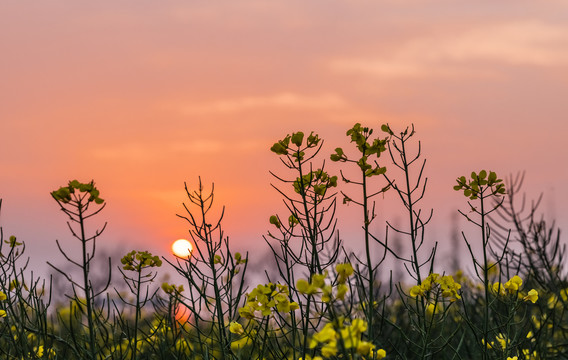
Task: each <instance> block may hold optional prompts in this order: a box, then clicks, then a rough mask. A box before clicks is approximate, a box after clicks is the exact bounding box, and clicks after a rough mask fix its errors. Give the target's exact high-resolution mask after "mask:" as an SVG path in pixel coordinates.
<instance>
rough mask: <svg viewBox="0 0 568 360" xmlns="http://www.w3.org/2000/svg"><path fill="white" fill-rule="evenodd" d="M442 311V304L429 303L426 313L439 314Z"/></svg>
mask: <svg viewBox="0 0 568 360" xmlns="http://www.w3.org/2000/svg"><path fill="white" fill-rule="evenodd" d="M439 312H440V304H432V303H430V304H428V306H426V313H427V314H428V315H430V316H432V315H434V314H438V313H439Z"/></svg>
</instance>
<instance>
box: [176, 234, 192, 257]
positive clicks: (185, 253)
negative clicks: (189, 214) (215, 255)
mask: <svg viewBox="0 0 568 360" xmlns="http://www.w3.org/2000/svg"><path fill="white" fill-rule="evenodd" d="M192 251H193V246H192V245H191V243H190V242H189V241H187V240H185V239H179V240H176V241H174V242H173V244H172V252H173V253H174V255H175V256H178V257H180V258H188V257H189V256H191V252H192Z"/></svg>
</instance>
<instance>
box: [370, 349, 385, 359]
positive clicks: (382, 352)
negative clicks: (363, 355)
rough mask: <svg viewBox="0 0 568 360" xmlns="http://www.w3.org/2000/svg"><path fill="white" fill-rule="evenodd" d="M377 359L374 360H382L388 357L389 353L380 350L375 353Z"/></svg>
mask: <svg viewBox="0 0 568 360" xmlns="http://www.w3.org/2000/svg"><path fill="white" fill-rule="evenodd" d="M374 355H375V357H374V358H373V359H377V360H381V359H383V358H384V357H386V356H387V352H386V351H385V350H383V349H379V350H377V351H376V352H375V354H374Z"/></svg>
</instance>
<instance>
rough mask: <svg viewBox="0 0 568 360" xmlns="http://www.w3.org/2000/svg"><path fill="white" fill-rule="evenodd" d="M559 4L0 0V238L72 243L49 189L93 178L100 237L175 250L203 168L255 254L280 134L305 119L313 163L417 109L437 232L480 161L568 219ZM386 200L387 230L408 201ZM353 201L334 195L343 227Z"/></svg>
mask: <svg viewBox="0 0 568 360" xmlns="http://www.w3.org/2000/svg"><path fill="white" fill-rule="evenodd" d="M567 17H568V5H567V4H566V2H563V1H548V2H546V5H543V4H542V3H537V2H534V1H515V2H510V1H502V2H497V3H496V2H494V1H475V2H473V1H471V2H456V1H413V0H407V1H388V0H385V1H363V0H359V1H318V0H315V1H309V2H306V1H299V0H298V1H296V0H291V1H260V0H241V1H217V2H205V1H191V2H189V1H170V0H165V1H159V2H158V1H137V2H132V1H121V2H118V1H107V0H101V1H96V2H72V1H49V2H47V1H42V2H37V1H26V0H22V1H20V0H19V1H2V2H1V3H0V49H2V50H1V56H0V79H1V81H0V141H1V146H2V151H1V152H0V164H1V169H2V171H1V172H0V198H2V209H1V213H0V225H1V226H2V227H3V230H4V236H5V237H6V236H9V235H16V236H17V237H18V239H20V240H23V241H25V243H26V245H27V250H26V252H27V254H28V255H29V256H30V258H31V263H32V264H34V265H37V266H41V265H40V264H45V261H47V260H49V261H52V262H55V263H57V262H61V261H63V258H62V256H61V255H59V254H58V253H57V250H56V245H55V240H56V239H58V240H60V241H62V242H63V243H65V244H68V246H70V247H71V248H72V247H73V246H77V245H76V244H74V243H73V242H72V241H71V240H70V237H71V236H70V234H69V232H68V229H67V225H66V223H65V222H66V218H65V216H64V214H63V213H61V212H60V211H59V210H58V206H57V204H56V203H55V201H54V200H53V199H51V197H50V192H51V191H53V190H55V189H57V188H59V187H60V186H64V185H66V184H67V182H68V181H69V180H72V179H78V180H80V181H83V182H88V181H90V180H94V181H95V182H96V185H97V187H98V188H99V190H100V191H101V197H102V198H104V199H105V200H106V202H107V207H106V208H105V209H104V210H103V212H102V213H101V214H100V215H99V216H98V217H97V219H96V220H95V221H94V223H93V224H91V228H90V229H91V230H94V228H95V226H97V225H101V224H102V222H104V221H107V222H108V226H107V229H106V231H105V233H104V234H103V235H102V236H101V238H100V240H99V244H101V246H103V248H104V247H107V248H108V249H110V250H109V251H110V252H111V253H112V254H113V256H116V254H119V256H121V254H123V253H126V252H127V251H130V250H132V249H140V250H149V251H151V252H153V253H154V254H159V255H164V256H168V252H169V246H170V244H171V242H172V241H173V240H175V239H178V238H183V237H187V230H188V226H187V224H186V223H185V222H184V221H183V220H182V219H180V218H179V217H177V216H176V214H183V213H184V208H183V205H182V203H183V202H186V203H187V198H186V196H185V191H184V182H187V185H188V187H189V188H190V189H191V190H194V189H196V186H197V184H198V181H199V177H201V179H202V181H203V183H204V184H205V185H206V186H209V185H210V184H211V183H214V184H215V196H216V197H215V201H216V205H218V206H219V207H218V208H217V209H219V208H220V207H221V206H223V205H225V206H226V210H225V218H224V221H223V224H224V229H225V235H228V236H229V237H230V239H231V242H232V244H233V245H234V247H235V248H236V249H241V250H245V251H246V250H248V251H249V252H250V254H251V257H254V256H256V257H257V258H258V259H262V257H263V256H264V254H265V252H266V251H267V249H268V248H267V246H266V244H265V242H264V239H263V235H265V234H266V232H267V231H268V230H269V229H270V226H269V224H268V218H269V216H270V215H272V214H275V213H280V214H283V213H284V212H285V211H284V209H285V208H284V206H283V204H282V200H281V199H280V197H279V196H278V193H277V192H276V191H275V190H274V189H273V188H272V187H271V183H272V184H275V185H276V184H277V181H276V180H275V179H274V178H272V177H271V176H270V174H269V171H273V172H275V173H277V174H280V175H289V173H287V172H286V169H284V168H283V167H282V165H281V164H280V162H279V160H278V158H277V156H276V155H274V154H272V153H271V152H270V151H269V149H270V147H271V145H272V144H273V143H274V142H275V141H277V140H279V139H281V138H283V137H284V136H285V135H286V134H289V133H292V132H295V131H304V132H306V133H309V132H311V131H314V132H316V133H318V134H320V136H321V137H322V138H323V139H324V141H325V142H324V145H323V149H322V154H325V156H323V155H322V156H321V157H320V158H319V159H318V162H317V163H316V165H315V166H320V165H319V164H320V163H321V161H322V160H323V159H328V155H329V154H331V153H332V152H333V149H335V148H336V147H338V146H341V147H343V148H344V149H349V148H350V145H351V144H350V143H349V138H348V137H346V136H345V132H346V130H348V129H349V128H351V127H352V126H353V124H354V123H357V122H358V123H362V124H363V125H365V126H369V127H372V128H375V129H377V130H378V129H380V126H381V124H384V123H389V124H390V126H391V127H392V128H393V129H395V130H396V129H398V131H401V130H403V129H404V128H405V127H407V126H410V125H412V124H414V126H415V129H416V138H417V140H420V142H421V146H422V147H421V149H422V156H423V158H425V159H427V163H426V172H425V175H427V176H428V189H427V195H426V197H425V198H424V200H423V203H422V204H423V208H424V211H429V209H430V208H433V209H434V217H433V220H432V224H431V227H430V228H429V230H428V233H427V236H428V237H429V238H430V239H432V240H434V241H439V242H440V244H441V246H442V248H443V245H444V243H447V241H448V236H449V235H448V234H449V233H450V228H451V221H450V219H451V216H452V214H455V213H456V212H457V209H460V208H461V209H462V210H463V209H467V205H466V204H465V201H464V200H465V198H463V196H461V195H460V194H459V193H457V192H455V191H453V190H452V186H453V185H454V183H455V179H456V178H457V177H458V176H461V175H467V174H469V173H470V172H471V171H474V170H475V171H479V170H481V169H487V170H492V171H495V172H497V174H498V175H499V176H500V177H502V178H505V177H507V176H509V175H510V174H517V173H518V172H520V171H525V172H526V176H525V186H524V188H523V189H524V191H525V192H526V193H527V197H528V198H529V199H536V198H537V197H538V196H539V194H540V193H544V200H543V203H542V210H543V211H544V212H545V213H546V216H547V218H549V219H553V218H554V219H556V220H557V222H558V224H559V225H560V226H561V227H562V226H564V228H566V225H568V218H567V216H566V214H567V213H568V205H567V204H568V190H567V189H566V186H564V185H565V184H567V183H568V171H567V170H566V167H565V164H566V158H567V154H568V153H567V151H566V148H565V146H564V144H565V136H566V135H565V134H566V133H567V131H568V125H567V124H568V122H567V121H566V114H568V101H566V99H565V96H566V94H567V93H568V18H567ZM328 163H329V161H328ZM328 165H329V164H328ZM386 165H387V167H388V165H389V164H388V163H387V164H386ZM330 169H333V167H330ZM382 185H383V184H380V182H379V183H377V186H382ZM341 186H342V187H341V189H342V190H344V191H350V188H348V187H344V185H341ZM389 196H390V195H389ZM387 197H388V196H387ZM387 200H388V199H387ZM377 201H378V204H377V209H378V210H379V212H380V214H379V217H378V219H377V221H376V225H374V226H375V230H376V231H377V232H378V233H381V232H382V231H383V228H384V221H385V220H390V221H399V220H397V219H399V218H400V212H397V210H394V209H395V207H394V206H391V205H388V202H386V203H382V202H381V200H380V199H377ZM389 210H390V211H389ZM357 214H358V213H357V209H356V208H354V207H349V208H345V207H343V206H340V208H339V210H338V216H340V225H341V228H340V235H341V236H342V237H343V238H344V240H346V244H350V245H353V244H356V243H358V242H359V240H358V239H360V223H357V222H356V220H355V219H357V216H358V215H357ZM351 219H354V220H353V221H351ZM359 219H360V218H359ZM459 221H461V222H460V225H461V224H463V223H464V221H463V219H461V220H459ZM470 234H471V236H474V235H475V233H470ZM353 246H356V245H353ZM121 251H122V252H121ZM441 251H442V254H444V251H445V252H446V253H448V252H451V250H447V249H445V250H441Z"/></svg>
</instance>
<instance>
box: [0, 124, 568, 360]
mask: <svg viewBox="0 0 568 360" xmlns="http://www.w3.org/2000/svg"><path fill="white" fill-rule="evenodd" d="M379 133H380V135H377V134H376V133H375V132H374V131H373V129H371V128H368V127H364V126H362V125H360V124H355V125H354V126H353V127H352V128H351V129H349V130H347V132H346V135H347V138H346V143H349V145H348V147H345V148H341V147H338V148H336V149H335V151H334V153H332V154H323V152H322V144H323V140H322V139H321V138H320V137H319V135H317V134H315V133H313V132H312V133H310V134H304V133H302V132H296V133H293V134H289V135H286V136H285V137H284V138H282V139H280V140H278V141H276V142H275V143H274V145H273V146H272V147H271V148H270V150H271V151H272V152H273V153H274V156H275V157H277V158H278V159H279V160H280V162H281V164H282V166H283V173H282V174H280V173H278V174H273V176H274V179H275V185H274V188H275V189H276V191H278V192H279V193H280V195H281V197H282V200H283V202H284V204H285V211H283V212H282V213H278V214H267V220H268V221H267V227H268V228H269V231H268V232H267V235H266V236H265V241H266V243H267V244H268V246H269V247H270V249H271V251H272V254H273V256H274V261H275V264H276V268H275V269H271V270H270V271H269V269H254V271H255V272H256V273H257V274H258V273H263V272H265V275H266V276H265V277H266V280H265V281H264V282H263V283H260V284H256V283H251V282H250V280H249V278H250V276H249V277H247V275H248V274H249V273H250V271H251V269H250V268H249V267H248V265H249V262H248V254H241V253H239V252H234V251H233V250H232V248H231V244H230V241H229V238H228V237H226V236H225V234H224V233H223V231H222V220H223V215H222V212H221V215H220V216H219V217H216V218H213V217H212V215H211V213H210V211H211V210H212V209H216V206H217V204H216V203H214V201H213V200H214V191H213V188H208V187H207V186H204V185H203V184H202V183H201V180H199V184H198V186H197V187H196V189H192V188H190V187H188V186H187V185H186V189H185V190H186V194H187V199H185V202H184V207H185V210H186V213H184V214H183V215H178V216H180V218H182V220H183V221H185V222H186V223H187V226H188V230H189V234H190V236H191V239H190V240H191V242H192V244H193V252H192V254H191V256H189V257H187V258H178V259H177V261H171V259H166V258H160V257H158V256H155V255H153V254H151V253H149V252H147V251H144V250H133V251H131V252H128V253H127V254H124V256H123V257H122V259H121V262H120V265H119V266H118V271H119V272H120V275H121V279H122V284H121V287H120V289H119V288H118V287H117V286H111V281H110V279H111V272H112V271H116V270H115V269H116V268H117V267H116V264H115V265H112V264H111V261H110V259H108V269H105V270H107V274H108V279H107V281H105V282H103V283H100V282H95V281H94V280H93V269H94V268H93V266H92V264H93V261H94V259H95V255H96V254H97V253H96V251H95V250H96V244H97V241H98V240H99V238H100V236H101V235H102V234H103V231H104V227H102V228H100V229H98V230H96V231H95V232H93V233H88V232H87V227H86V224H89V222H90V221H91V220H90V219H91V218H92V217H95V216H96V217H97V218H104V211H103V210H104V207H105V199H104V197H101V196H102V195H101V194H102V192H100V191H99V189H98V188H97V187H96V186H95V183H94V182H93V181H91V182H88V183H81V182H79V181H77V180H73V181H70V182H69V183H68V184H67V185H65V186H62V187H60V188H59V189H56V190H54V191H53V192H52V193H51V196H52V197H53V199H54V201H55V203H56V204H57V205H58V206H59V208H60V210H61V211H62V212H64V213H65V214H66V215H67V217H68V224H69V230H70V232H71V235H72V236H73V237H74V238H75V239H76V241H75V244H76V247H74V248H73V249H66V248H63V247H62V246H61V245H60V244H59V242H57V246H58V248H59V251H60V252H61V254H62V256H63V257H64V258H65V260H66V261H67V262H68V263H69V265H70V266H71V267H73V268H75V270H76V271H77V273H78V274H80V276H79V277H72V276H71V275H70V274H69V273H68V272H67V271H64V270H63V269H61V268H59V267H57V266H54V265H51V263H49V264H50V265H51V266H52V268H53V269H54V271H55V274H56V276H57V277H58V278H59V280H61V281H64V282H66V283H67V287H66V288H67V289H68V292H67V293H66V294H65V301H55V300H53V299H54V297H53V296H52V295H53V294H52V288H53V286H52V283H53V279H52V278H38V277H37V276H35V275H34V274H33V273H32V272H30V271H27V262H26V255H25V244H24V243H22V242H19V241H18V239H17V237H16V236H4V234H3V233H2V238H1V241H0V243H1V247H0V253H1V256H0V267H1V272H0V354H1V355H0V356H1V357H2V358H5V359H93V360H94V359H97V360H98V359H133V360H134V359H291V360H298V359H302V360H308V359H311V360H323V359H365V360H371V359H483V360H485V359H502V360H513V359H515V360H521V359H526V360H529V359H562V358H568V313H567V310H568V281H567V277H566V271H565V270H566V269H565V268H564V263H565V246H564V245H563V243H562V242H561V238H560V231H559V229H557V228H556V227H555V225H554V224H553V223H548V222H545V221H544V220H542V217H541V215H540V214H539V213H538V201H537V202H533V203H531V204H532V205H530V206H529V205H527V203H525V201H524V198H523V194H522V193H521V186H522V179H523V178H522V176H517V177H511V178H510V179H509V180H508V181H504V180H503V179H501V178H500V177H499V176H498V174H497V173H496V172H494V171H488V170H480V171H478V172H477V171H474V172H472V173H471V174H468V175H467V176H462V174H456V183H455V186H454V188H453V191H457V192H459V193H460V194H461V195H463V208H461V209H456V211H459V213H460V214H461V216H463V218H464V219H466V220H467V221H468V222H470V223H472V224H473V225H474V229H476V231H468V232H462V233H461V237H462V239H461V240H462V241H463V242H464V243H465V244H466V247H467V249H468V250H469V251H468V253H469V258H470V259H469V260H468V261H469V266H468V269H471V270H470V271H466V270H465V269H464V270H459V271H457V272H455V273H451V272H449V271H446V270H445V269H444V268H442V267H440V266H439V265H438V262H439V261H438V262H436V260H437V250H438V247H437V244H435V245H433V246H430V247H429V246H428V245H427V242H425V241H424V238H425V231H426V230H427V228H428V223H429V221H430V218H431V214H425V213H424V212H423V211H422V210H421V209H422V203H421V201H422V200H423V195H424V192H425V190H426V182H427V179H426V178H425V177H424V176H423V170H424V167H425V164H426V162H425V160H424V159H423V158H422V156H421V153H420V146H419V141H418V140H417V139H416V132H415V131H414V127H413V126H412V127H408V128H406V129H402V130H396V129H392V128H391V127H390V126H389V125H382V126H381V128H380V131H379ZM409 149H413V150H412V151H411V150H409ZM416 149H417V150H416ZM325 161H332V162H334V163H337V165H338V166H341V167H342V169H343V170H342V171H340V172H339V173H337V174H332V173H330V172H328V170H327V169H326V168H325ZM346 174H350V175H349V176H348V175H346ZM351 174H355V175H351ZM448 191H452V189H448ZM386 192H394V193H395V194H396V197H397V199H399V201H401V203H402V205H403V206H404V208H405V209H406V215H405V221H404V222H403V223H402V224H400V225H398V226H394V225H392V224H390V223H387V224H386V228H387V230H388V231H386V232H385V233H384V234H376V233H374V232H373V231H372V230H371V229H372V227H371V224H375V223H376V221H377V213H376V203H377V202H380V201H381V195H382V194H384V193H386ZM180 200H183V199H180ZM521 200H522V201H521ZM519 201H521V203H520V204H519ZM0 204H1V203H0ZM345 205H350V206H352V207H354V208H356V209H357V211H359V213H360V227H361V229H362V234H363V236H362V237H361V239H358V240H357V241H360V244H361V246H362V249H364V250H363V251H362V252H361V253H357V254H356V253H354V252H351V251H350V250H349V249H347V248H346V247H344V245H343V243H342V241H341V239H340V238H339V237H338V235H337V231H336V230H337V229H336V227H337V226H336V225H337V218H336V209H337V207H338V206H345ZM381 226H383V225H382V224H381ZM393 234H396V236H397V241H403V242H404V244H405V246H406V248H407V249H410V251H406V252H402V251H400V247H397V246H395V244H393V241H392V237H393ZM389 237H390V238H391V239H389ZM377 248H379V249H380V251H377V250H376V249H377ZM474 248H475V249H480V251H474V250H473V249H474ZM72 254H73V255H72ZM76 254H79V255H78V256H75V255H76ZM387 257H388V258H392V259H394V266H395V267H397V268H400V269H404V271H405V276H404V279H395V278H394V277H393V276H390V279H389V280H387V281H385V280H384V276H383V277H379V274H383V275H384V274H392V272H393V268H392V266H393V265H392V264H393V262H388V261H385V259H387ZM389 266H390V267H389ZM164 268H167V271H174V272H176V273H178V274H179V275H180V276H181V278H182V279H184V282H183V283H176V284H170V283H163V284H157V283H156V282H157V281H156V277H157V275H158V272H159V271H161V269H164ZM265 270H266V271H265ZM97 271H98V272H100V270H99V269H97ZM98 275H99V274H97V276H98ZM121 289H122V290H124V289H126V291H122V290H121Z"/></svg>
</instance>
